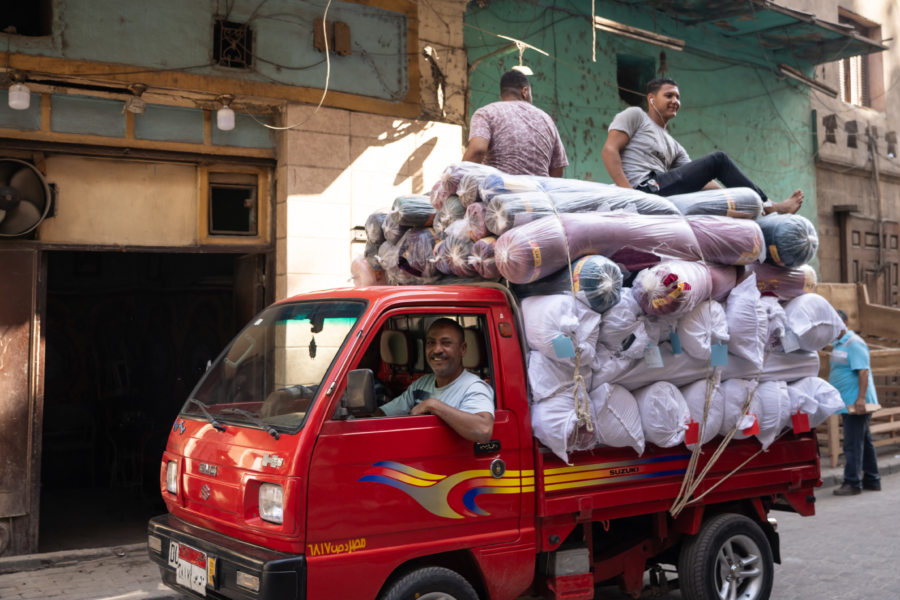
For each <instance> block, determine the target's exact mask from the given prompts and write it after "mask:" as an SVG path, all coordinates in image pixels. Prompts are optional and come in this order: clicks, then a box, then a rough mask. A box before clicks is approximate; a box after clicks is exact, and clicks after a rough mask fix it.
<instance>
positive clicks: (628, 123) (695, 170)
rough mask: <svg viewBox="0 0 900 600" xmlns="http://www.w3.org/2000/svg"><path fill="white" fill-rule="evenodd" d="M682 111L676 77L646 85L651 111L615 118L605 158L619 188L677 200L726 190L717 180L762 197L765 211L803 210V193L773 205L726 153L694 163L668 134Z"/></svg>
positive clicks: (630, 111)
mask: <svg viewBox="0 0 900 600" xmlns="http://www.w3.org/2000/svg"><path fill="white" fill-rule="evenodd" d="M680 108H681V95H680V93H679V91H678V84H677V83H675V81H674V80H672V79H668V78H657V79H653V80H651V81H650V82H649V83H648V84H647V110H646V111H644V110H642V109H640V108H639V107H636V106H632V107H631V108H627V109H625V110H623V111H622V112H620V113H619V114H617V115H616V116H615V118H613V121H612V123H610V125H609V135H608V136H607V138H606V143H605V144H604V145H603V152H602V153H601V157H602V158H603V164H604V166H605V167H606V170H607V171H608V172H609V175H610V177H612V179H613V182H614V183H615V184H616V185H618V186H621V187H627V188H635V189H638V190H641V191H644V192H649V193H651V194H660V195H662V196H672V195H675V194H687V193H690V192H696V191H699V190H701V189H708V188H716V187H721V186H719V184H718V183H716V180H718V181H721V182H722V183H724V184H725V186H726V187H748V188H750V189H752V190H754V191H755V192H756V193H757V194H759V196H760V198H762V199H763V202H764V207H765V212H766V213H770V212H780V213H795V212H797V211H798V210H799V209H800V205H801V204H802V203H803V192H802V191H801V190H796V191H795V192H794V193H793V194H791V196H790V197H789V198H788V199H787V200H784V201H783V202H779V203H777V204H773V203H772V202H771V201H770V200H769V199H768V196H766V193H765V192H763V191H762V189H760V188H759V187H758V186H757V185H756V184H755V183H753V181H751V180H750V178H748V177H747V176H746V175H744V173H743V172H741V170H740V169H739V168H738V166H737V165H736V164H734V161H732V160H731V158H730V157H729V156H728V155H727V154H725V153H724V152H721V151H718V152H713V153H712V154H707V155H706V156H704V157H702V158H699V159H697V160H691V159H690V157H689V156H688V154H687V152H686V151H685V150H684V148H682V147H681V144H679V143H678V142H676V141H675V139H674V138H673V137H672V136H671V135H669V132H668V131H667V130H666V128H667V126H668V124H669V121H671V120H672V119H674V118H675V116H676V115H677V114H678V110H679V109H680Z"/></svg>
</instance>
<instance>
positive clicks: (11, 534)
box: [0, 249, 44, 555]
mask: <svg viewBox="0 0 900 600" xmlns="http://www.w3.org/2000/svg"><path fill="white" fill-rule="evenodd" d="M39 269H40V254H39V253H38V252H37V251H35V250H5V249H0V290H3V293H0V390H2V393H0V457H2V460H0V555H3V554H23V553H28V552H36V551H37V531H38V515H37V508H38V504H39V502H38V498H39V493H40V463H41V460H40V432H41V427H40V424H41V414H42V408H43V407H42V404H43V397H42V392H41V389H42V386H41V378H42V371H43V367H42V365H43V343H42V340H43V336H42V335H41V334H40V320H39V318H38V314H37V312H38V306H37V298H39V297H43V288H40V287H39V281H42V280H43V279H44V278H39V277H38V274H39Z"/></svg>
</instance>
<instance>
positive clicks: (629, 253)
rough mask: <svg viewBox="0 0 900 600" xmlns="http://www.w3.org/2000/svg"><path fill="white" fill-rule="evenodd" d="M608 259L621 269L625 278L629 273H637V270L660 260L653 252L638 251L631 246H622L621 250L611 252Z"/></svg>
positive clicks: (641, 269)
mask: <svg viewBox="0 0 900 600" xmlns="http://www.w3.org/2000/svg"><path fill="white" fill-rule="evenodd" d="M609 259H610V260H611V261H613V262H614V263H616V264H617V265H619V269H621V270H622V277H624V278H626V279H627V278H628V277H629V275H631V274H633V273H637V272H638V271H643V270H644V269H646V268H648V267H652V266H653V265H655V264H657V263H659V262H660V261H661V260H662V259H661V258H660V257H658V256H657V255H655V254H650V253H649V252H639V251H638V250H634V249H632V248H622V249H621V250H618V251H617V252H615V253H613V255H612V256H610V257H609Z"/></svg>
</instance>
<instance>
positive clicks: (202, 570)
mask: <svg viewBox="0 0 900 600" xmlns="http://www.w3.org/2000/svg"><path fill="white" fill-rule="evenodd" d="M169 566H170V567H173V568H174V569H175V583H177V584H178V585H183V586H184V587H186V588H188V589H190V590H193V591H195V592H197V593H198V594H200V595H202V596H205V595H206V553H205V552H201V551H199V550H197V549H196V548H191V547H190V546H188V545H187V544H180V543H178V542H170V543H169Z"/></svg>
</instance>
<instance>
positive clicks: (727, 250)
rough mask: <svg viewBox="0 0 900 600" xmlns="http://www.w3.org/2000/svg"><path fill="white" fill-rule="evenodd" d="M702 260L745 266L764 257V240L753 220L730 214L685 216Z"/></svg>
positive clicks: (760, 260)
mask: <svg viewBox="0 0 900 600" xmlns="http://www.w3.org/2000/svg"><path fill="white" fill-rule="evenodd" d="M687 221H688V223H690V225H691V230H693V232H694V235H695V236H696V237H697V243H699V244H700V248H701V250H702V251H703V260H705V261H707V262H710V263H717V264H720V265H748V264H751V263H759V262H762V261H763V260H765V258H766V249H765V240H764V238H763V233H762V230H761V229H760V228H759V225H757V224H756V221H750V220H748V219H732V218H730V217H715V216H702V217H687Z"/></svg>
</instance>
